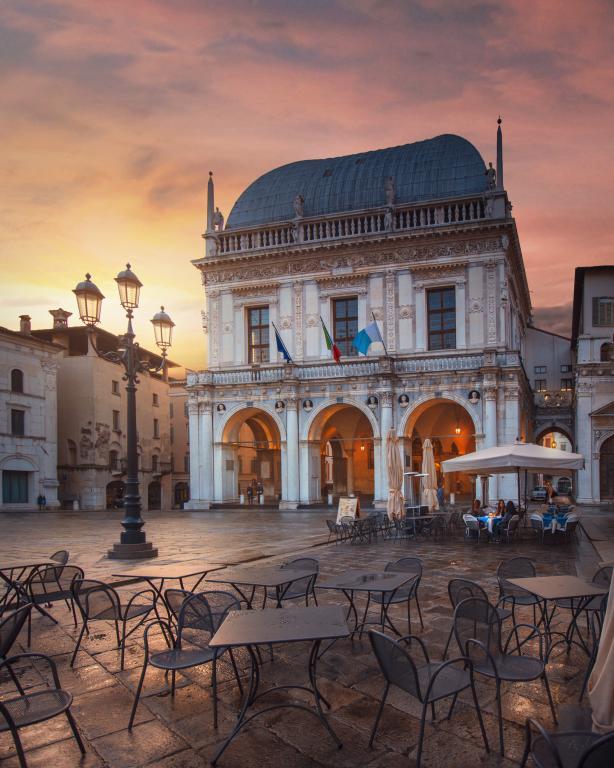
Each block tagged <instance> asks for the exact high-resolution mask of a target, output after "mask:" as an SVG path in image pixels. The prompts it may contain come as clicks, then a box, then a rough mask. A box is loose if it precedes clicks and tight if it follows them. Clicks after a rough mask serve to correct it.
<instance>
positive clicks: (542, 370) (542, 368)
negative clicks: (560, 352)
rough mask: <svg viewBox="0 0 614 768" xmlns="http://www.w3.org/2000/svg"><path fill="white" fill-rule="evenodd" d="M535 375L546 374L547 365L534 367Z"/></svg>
mask: <svg viewBox="0 0 614 768" xmlns="http://www.w3.org/2000/svg"><path fill="white" fill-rule="evenodd" d="M533 370H534V371H535V373H546V372H547V371H548V366H547V365H536V366H535V368H534V369H533Z"/></svg>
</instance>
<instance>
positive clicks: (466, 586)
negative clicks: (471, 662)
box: [443, 579, 512, 659]
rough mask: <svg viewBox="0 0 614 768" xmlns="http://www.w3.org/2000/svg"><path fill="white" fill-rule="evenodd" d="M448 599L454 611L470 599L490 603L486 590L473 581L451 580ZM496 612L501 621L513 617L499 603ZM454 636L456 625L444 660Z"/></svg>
mask: <svg viewBox="0 0 614 768" xmlns="http://www.w3.org/2000/svg"><path fill="white" fill-rule="evenodd" d="M448 597H449V598H450V604H451V605H452V610H453V611H454V609H455V608H456V606H457V605H458V604H459V603H461V602H462V601H463V600H466V599H467V598H468V597H477V598H479V599H480V600H485V601H486V602H487V603H488V602H490V600H489V599H488V595H487V594H486V590H485V589H484V588H483V587H481V586H480V585H479V584H478V583H477V582H475V581H471V580H470V579H450V581H449V582H448ZM499 602H501V601H499ZM495 611H496V612H497V616H498V618H499V619H500V620H501V621H505V620H506V619H509V617H510V616H511V615H512V612H511V611H508V610H507V608H502V607H501V606H500V605H499V603H497V605H496V606H495ZM453 635H454V623H452V626H451V627H450V633H449V635H448V640H447V642H446V647H445V649H444V652H443V658H444V659H445V658H446V656H447V655H448V648H449V647H450V642H451V640H452V636H453Z"/></svg>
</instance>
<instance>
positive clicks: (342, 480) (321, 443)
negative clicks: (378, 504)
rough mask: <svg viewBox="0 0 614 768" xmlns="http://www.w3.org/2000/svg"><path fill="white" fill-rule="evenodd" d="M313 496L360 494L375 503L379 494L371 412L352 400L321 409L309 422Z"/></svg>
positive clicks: (318, 498) (319, 498) (313, 499)
mask: <svg viewBox="0 0 614 768" xmlns="http://www.w3.org/2000/svg"><path fill="white" fill-rule="evenodd" d="M307 442H308V445H309V473H308V474H309V500H310V501H311V502H320V501H323V502H324V503H326V500H327V497H328V496H329V495H331V496H332V497H333V498H334V499H336V498H338V497H339V496H349V495H356V496H358V497H361V498H362V499H363V503H364V504H367V503H368V504H369V505H370V504H371V503H372V501H373V497H374V494H375V476H376V469H375V468H376V466H377V457H376V455H375V454H376V445H375V440H374V434H373V427H372V425H371V421H370V419H369V418H368V416H367V415H366V414H365V413H364V412H363V411H362V410H361V409H360V408H359V407H357V406H355V405H351V404H349V403H332V404H329V405H327V406H325V407H324V408H322V409H320V410H319V411H318V412H317V413H316V414H315V415H314V416H313V418H312V420H311V422H310V424H309V425H308V431H307Z"/></svg>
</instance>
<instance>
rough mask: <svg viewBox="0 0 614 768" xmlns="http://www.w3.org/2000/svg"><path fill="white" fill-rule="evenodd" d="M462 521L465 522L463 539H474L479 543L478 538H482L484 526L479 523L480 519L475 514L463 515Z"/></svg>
mask: <svg viewBox="0 0 614 768" xmlns="http://www.w3.org/2000/svg"><path fill="white" fill-rule="evenodd" d="M463 522H464V523H465V541H469V540H470V539H475V541H477V542H478V544H479V543H480V540H481V539H482V538H484V536H483V535H482V534H483V533H484V531H486V528H484V527H483V526H481V525H480V521H479V520H478V519H477V517H476V516H475V515H463Z"/></svg>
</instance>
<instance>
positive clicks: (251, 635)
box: [209, 606, 350, 765]
mask: <svg viewBox="0 0 614 768" xmlns="http://www.w3.org/2000/svg"><path fill="white" fill-rule="evenodd" d="M349 634H350V630H349V629H348V626H347V623H346V620H345V618H344V616H343V609H342V608H341V607H340V606H321V607H315V606H314V607H308V608H267V609H264V610H260V611H231V612H230V613H229V614H228V616H227V617H226V619H225V620H224V622H223V623H222V626H221V627H220V628H219V629H218V631H217V632H216V633H215V635H214V636H213V637H212V638H211V641H210V642H209V645H210V646H211V647H212V648H239V647H245V648H247V651H248V653H249V656H250V660H251V670H250V680H249V688H248V690H247V692H246V695H245V698H244V700H243V704H242V707H241V711H240V712H239V716H238V718H237V722H236V724H235V726H234V728H233V729H232V731H231V732H230V734H229V736H228V738H227V739H226V740H225V741H224V742H223V743H222V745H221V746H220V747H219V749H218V750H217V752H216V753H215V755H214V757H213V758H212V760H211V765H215V764H216V763H217V761H218V760H219V759H220V757H221V755H222V753H223V752H224V751H225V750H226V748H227V747H228V746H229V744H230V743H231V742H232V741H233V739H234V738H235V737H236V736H237V735H238V734H239V732H240V731H241V730H242V728H243V727H244V726H245V725H247V724H248V723H249V722H251V721H252V720H253V719H254V718H256V717H258V716H259V715H263V714H264V713H265V712H271V711H272V710H275V709H283V708H290V709H302V710H305V711H306V712H309V713H310V714H312V715H315V716H316V717H317V718H318V719H319V721H320V722H321V723H322V725H323V726H324V727H325V728H326V730H327V731H328V733H329V734H330V736H331V738H332V739H333V741H334V742H335V744H336V745H337V747H338V748H339V749H341V747H342V746H343V745H342V744H341V741H340V740H339V738H338V736H337V735H336V733H335V732H334V731H333V729H332V728H331V726H330V723H329V722H328V720H327V718H326V715H325V714H324V711H323V709H322V703H323V704H324V706H326V707H327V708H328V709H330V705H329V703H328V702H327V701H326V699H325V698H324V696H322V694H321V693H320V691H319V689H318V685H317V679H316V664H317V659H318V651H319V648H320V644H321V643H322V641H323V640H338V639H340V638H343V637H348V636H349ZM305 641H310V642H311V643H312V645H311V651H310V653H309V660H308V664H307V671H308V675H309V683H310V684H309V685H308V686H307V685H277V686H273V687H272V688H267V690H265V691H260V692H258V686H259V684H260V667H259V664H258V656H257V653H256V650H255V649H256V648H257V646H259V645H280V644H283V643H296V642H305ZM284 689H295V690H296V689H298V690H300V691H306V692H307V693H310V694H311V695H312V696H313V700H314V705H315V708H314V707H309V706H306V705H305V704H301V703H299V702H297V701H290V702H287V703H283V704H272V705H269V706H267V707H265V708H264V709H259V710H257V711H255V712H252V713H251V714H249V715H248V714H247V713H248V710H249V708H250V707H252V706H253V705H254V704H255V703H256V701H258V700H260V699H262V697H264V696H266V695H267V694H269V693H271V692H274V691H279V690H284Z"/></svg>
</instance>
